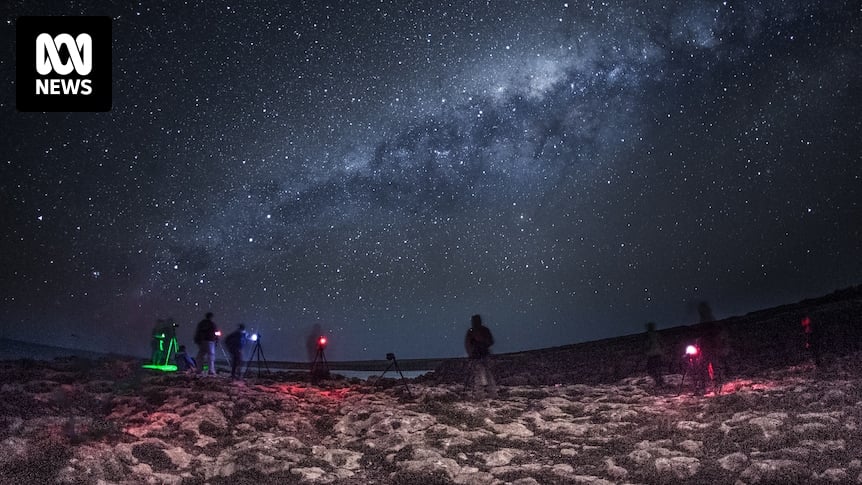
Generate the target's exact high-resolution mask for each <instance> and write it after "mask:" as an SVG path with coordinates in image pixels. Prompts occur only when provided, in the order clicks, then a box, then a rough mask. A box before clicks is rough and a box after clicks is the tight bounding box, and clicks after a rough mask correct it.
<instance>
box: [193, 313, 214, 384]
mask: <svg viewBox="0 0 862 485" xmlns="http://www.w3.org/2000/svg"><path fill="white" fill-rule="evenodd" d="M212 318H213V314H212V313H207V314H206V316H204V319H203V320H201V321H200V322H198V326H197V329H195V343H196V344H197V345H198V356H197V359H195V360H196V362H197V363H198V364H199V365H200V371H201V372H203V373H207V374H209V375H213V376H214V375H216V367H215V356H216V350H215V349H216V342H218V335H216V332H217V331H218V329H217V328H216V324H215V323H213V321H212ZM205 369H206V370H205Z"/></svg>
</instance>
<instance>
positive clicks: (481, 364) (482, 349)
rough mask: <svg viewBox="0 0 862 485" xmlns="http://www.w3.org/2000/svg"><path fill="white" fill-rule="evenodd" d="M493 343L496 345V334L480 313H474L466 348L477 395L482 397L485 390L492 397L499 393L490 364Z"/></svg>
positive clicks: (465, 341) (468, 331)
mask: <svg viewBox="0 0 862 485" xmlns="http://www.w3.org/2000/svg"><path fill="white" fill-rule="evenodd" d="M492 345H494V336H493V335H492V334H491V330H490V329H489V328H488V327H486V326H485V325H483V324H482V317H481V316H480V315H473V316H472V317H471V318H470V329H469V330H467V335H466V336H465V337H464V348H465V350H466V351H467V356H468V357H469V359H470V360H469V362H470V375H471V378H472V386H473V391H474V392H475V393H476V396H477V397H482V396H483V394H484V392H485V391H487V392H488V394H489V395H490V396H491V397H494V396H496V394H497V385H496V383H495V382H494V375H493V374H492V373H491V366H490V356H491V346H492Z"/></svg>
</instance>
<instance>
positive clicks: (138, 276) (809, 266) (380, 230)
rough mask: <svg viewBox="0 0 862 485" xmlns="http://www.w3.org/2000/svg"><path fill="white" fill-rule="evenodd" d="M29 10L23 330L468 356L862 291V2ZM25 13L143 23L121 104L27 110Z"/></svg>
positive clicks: (12, 269)
mask: <svg viewBox="0 0 862 485" xmlns="http://www.w3.org/2000/svg"><path fill="white" fill-rule="evenodd" d="M11 3H12V5H13V6H12V7H11V8H10V7H9V6H8V4H6V5H5V6H4V7H0V14H2V25H0V33H2V44H0V45H2V47H0V49H2V50H0V75H2V78H0V82H2V85H3V86H4V88H3V89H2V90H0V126H2V135H0V201H2V205H0V218H2V228H3V230H2V232H0V336H3V337H9V338H17V339H22V340H28V341H34V342H42V343H51V344H58V345H62V346H66V347H75V348H86V349H93V350H106V351H117V352H125V353H132V354H135V355H147V354H148V352H149V348H150V345H149V335H150V332H151V330H152V327H153V325H154V323H155V321H156V319H158V318H167V317H173V318H175V319H176V320H177V321H178V322H179V323H180V325H181V326H180V328H179V330H180V332H179V336H180V343H181V344H182V343H184V344H187V345H189V347H190V349H192V351H193V352H194V350H195V346H194V344H193V343H192V341H191V334H192V331H193V328H194V326H195V324H196V323H197V321H198V320H200V319H201V318H202V316H203V314H204V313H205V312H206V311H212V312H214V313H215V319H214V320H215V321H216V323H217V324H219V326H221V327H222V328H224V329H226V330H231V329H233V328H234V327H235V326H236V324H238V323H240V322H243V323H246V324H247V325H248V326H249V327H252V328H254V329H256V330H259V331H260V332H262V335H263V336H264V340H263V342H264V344H263V345H264V349H265V351H266V356H267V357H268V358H269V359H270V360H304V359H305V358H306V354H305V350H304V342H305V340H306V337H307V335H308V334H309V332H310V329H311V327H312V325H314V324H319V325H320V326H321V327H322V328H323V330H324V331H325V332H327V334H329V335H330V341H331V342H330V347H329V349H328V350H327V357H328V358H329V359H330V360H340V359H381V358H383V357H384V355H385V354H386V352H395V353H396V355H398V356H399V357H400V358H414V357H445V356H459V355H463V354H464V350H463V336H464V332H465V330H466V329H467V328H468V326H469V322H470V315H472V314H474V313H480V314H482V315H483V317H484V319H485V321H486V323H487V324H488V325H489V327H490V328H491V329H492V331H493V332H494V334H495V336H496V339H497V345H496V346H495V347H494V351H495V352H498V353H499V352H510V351H517V350H525V349H535V348H542V347H550V346H556V345H563V344H569V343H575V342H580V341H585V340H592V339H597V338H605V337H611V336H616V335H623V334H631V333H636V332H641V331H643V328H644V323H645V322H647V321H649V320H654V321H656V322H657V323H658V326H659V328H666V327H671V326H676V325H684V324H691V323H695V322H696V321H697V319H698V316H697V311H696V308H697V303H698V302H700V301H708V302H709V303H710V305H711V306H712V309H713V310H714V313H715V315H716V317H718V318H722V317H726V316H731V315H737V314H742V313H745V312H748V311H752V310H756V309H760V308H764V307H768V306H773V305H777V304H782V303H790V302H795V301H798V300H800V299H802V298H805V297H810V296H818V295H821V294H825V293H828V292H831V291H833V290H835V289H838V288H843V287H847V286H850V285H855V284H859V283H862V257H860V254H862V234H861V233H862V129H860V128H862V126H860V113H862V109H860V107H862V91H860V87H862V86H860V85H862V83H860V72H862V69H860V66H862V50H860V46H862V10H860V6H859V3H858V2H854V1H824V2H807V1H786V2H765V1H764V2H758V1H745V2H731V1H727V2H721V1H689V0H679V1H676V2H643V1H630V2H615V1H610V2H599V1H592V2H587V1H579V0H569V1H568V3H566V2H565V1H554V2H545V3H538V2H529V1H526V2H505V1H493V2H487V1H481V2H454V4H453V5H452V6H442V5H441V4H440V3H439V2H436V1H425V2H422V1H395V2H388V1H387V2H379V1H370V0H369V1H366V0H362V1H337V2H324V1H321V2H317V1H309V2H306V3H302V4H298V3H296V2H282V1H271V2H263V1H261V2H249V3H251V4H250V5H246V4H245V3H244V2H243V3H239V4H235V3H224V2H212V1H207V2H200V3H199V4H194V3H190V4H183V3H181V2H174V1H170V2H167V1H166V2H140V3H134V2H112V3H111V4H108V3H102V6H101V7H99V6H98V5H99V2H81V5H83V4H84V3H86V5H87V6H86V7H84V6H80V5H76V4H77V2H57V4H58V5H53V4H51V3H47V4H46V3H44V2H31V1H27V2H21V1H14V2H11ZM70 5H71V6H70ZM19 15H108V16H111V17H112V18H113V22H112V29H113V109H112V110H111V111H110V112H107V113H19V112H17V111H16V108H15V90H16V86H15V25H16V17H18V16H19Z"/></svg>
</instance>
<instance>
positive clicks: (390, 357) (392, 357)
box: [386, 352, 395, 360]
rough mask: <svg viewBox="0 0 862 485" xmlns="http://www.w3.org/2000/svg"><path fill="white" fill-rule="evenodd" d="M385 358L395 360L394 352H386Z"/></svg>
mask: <svg viewBox="0 0 862 485" xmlns="http://www.w3.org/2000/svg"><path fill="white" fill-rule="evenodd" d="M386 360H395V354H393V353H392V352H389V353H388V354H386Z"/></svg>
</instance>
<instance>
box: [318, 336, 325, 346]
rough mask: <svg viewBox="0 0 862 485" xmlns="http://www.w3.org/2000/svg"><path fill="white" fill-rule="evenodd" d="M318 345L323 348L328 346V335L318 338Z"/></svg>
mask: <svg viewBox="0 0 862 485" xmlns="http://www.w3.org/2000/svg"><path fill="white" fill-rule="evenodd" d="M317 346H318V347H321V348H322V347H326V337H324V336H322V335H321V337H320V338H319V339H317Z"/></svg>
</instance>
